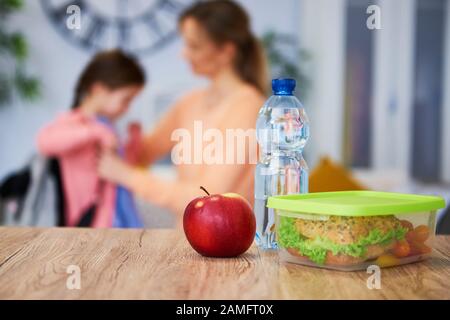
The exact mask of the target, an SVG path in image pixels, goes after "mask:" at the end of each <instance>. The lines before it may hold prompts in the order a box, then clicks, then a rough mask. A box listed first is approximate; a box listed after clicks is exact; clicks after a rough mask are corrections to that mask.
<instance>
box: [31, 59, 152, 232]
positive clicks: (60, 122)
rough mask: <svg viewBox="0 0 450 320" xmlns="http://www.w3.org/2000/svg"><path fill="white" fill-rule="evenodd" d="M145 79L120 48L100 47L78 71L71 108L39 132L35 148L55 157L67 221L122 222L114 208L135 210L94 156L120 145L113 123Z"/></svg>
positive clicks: (89, 223) (86, 223) (104, 224)
mask: <svg viewBox="0 0 450 320" xmlns="http://www.w3.org/2000/svg"><path fill="white" fill-rule="evenodd" d="M144 83H145V75H144V72H143V71H142V69H141V67H140V66H139V65H138V63H137V62H136V61H135V60H133V59H132V58H131V57H129V56H127V55H125V54H124V53H122V52H121V51H119V50H113V51H106V52H101V53H99V54H97V55H96V56H95V57H94V58H93V60H92V61H91V62H90V63H89V64H88V65H87V67H86V68H85V69H84V71H83V73H82V74H81V76H80V78H79V80H78V84H77V86H76V91H75V101H74V103H73V106H72V110H71V111H68V112H66V113H64V114H63V115H61V116H60V117H58V118H57V119H56V120H55V121H53V122H52V123H50V124H49V125H47V126H46V127H44V128H43V129H42V130H41V131H40V132H39V134H38V137H37V144H38V150H39V152H40V153H42V154H43V155H45V156H48V157H56V158H57V159H58V160H59V162H60V167H61V172H62V180H63V187H64V198H65V208H66V209H65V211H66V212H65V221H66V225H67V226H84V227H88V226H89V227H90V226H92V227H111V226H113V225H114V226H123V225H121V224H122V223H117V221H115V220H116V219H117V218H116V215H117V213H116V211H117V209H118V208H121V209H124V210H127V208H128V209H130V210H135V208H134V207H133V205H134V204H130V203H128V202H127V201H132V199H131V200H130V199H128V200H127V199H126V200H125V201H126V202H127V203H125V207H124V203H123V195H124V192H125V198H126V197H127V191H126V190H124V189H122V190H120V189H117V188H116V186H115V185H113V184H111V183H109V182H107V181H103V180H101V179H100V178H99V176H98V175H97V156H98V153H99V152H100V150H102V149H103V150H104V149H111V150H112V151H114V152H117V151H119V150H120V146H119V144H118V139H117V137H116V135H115V133H114V127H113V123H114V121H115V120H116V119H118V118H119V117H120V116H122V115H123V114H124V113H125V112H126V111H127V110H128V107H129V105H130V102H131V101H132V100H133V99H134V98H135V97H136V96H137V95H138V94H139V92H140V91H141V89H142V87H143V86H144ZM128 196H129V194H128ZM128 198H129V197H128ZM119 200H120V201H119ZM119 202H122V203H119ZM130 206H131V207H130ZM122 213H123V210H122ZM131 214H135V212H131ZM135 223H136V224H137V225H135V226H138V224H139V223H138V222H135Z"/></svg>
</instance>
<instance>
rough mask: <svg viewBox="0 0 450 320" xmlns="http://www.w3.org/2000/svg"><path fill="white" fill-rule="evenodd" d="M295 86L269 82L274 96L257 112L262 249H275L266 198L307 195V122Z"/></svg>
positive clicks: (258, 230) (258, 214)
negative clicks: (304, 151) (296, 194)
mask: <svg viewBox="0 0 450 320" xmlns="http://www.w3.org/2000/svg"><path fill="white" fill-rule="evenodd" d="M295 86H296V82H295V80H293V79H275V80H272V90H273V95H272V96H271V97H270V98H269V99H268V100H267V101H266V103H265V104H264V106H263V107H262V108H261V110H260V111H259V115H258V120H257V122H256V132H257V133H256V135H257V137H256V138H257V141H258V145H259V155H258V164H257V166H256V174H255V206H254V211H255V215H256V243H257V244H258V246H260V247H261V248H264V249H276V248H277V243H276V238H275V215H274V211H273V209H270V208H267V207H266V204H267V198H268V197H270V196H273V195H283V194H295V193H306V192H308V167H307V165H306V162H305V160H304V159H303V156H302V152H303V148H304V147H305V145H306V142H307V141H308V138H309V120H308V117H307V115H306V113H305V109H304V108H303V105H302V104H301V103H300V101H299V100H298V99H297V98H296V97H295V96H294V95H293V92H294V89H295Z"/></svg>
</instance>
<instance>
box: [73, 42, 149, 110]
mask: <svg viewBox="0 0 450 320" xmlns="http://www.w3.org/2000/svg"><path fill="white" fill-rule="evenodd" d="M96 82H100V83H102V84H103V85H105V86H106V87H108V88H109V89H118V88H122V87H125V86H129V85H143V84H144V83H145V74H144V71H143V70H142V68H141V66H140V65H139V64H138V63H137V61H136V60H135V59H134V58H132V57H131V56H128V55H126V54H125V53H123V52H122V51H121V50H118V49H116V50H110V51H102V52H99V53H97V54H96V55H95V56H94V58H93V59H92V60H91V62H89V64H88V65H87V66H86V67H85V68H84V70H83V72H82V74H81V76H80V78H79V80H78V83H77V85H76V87H75V98H74V101H73V104H72V109H76V108H77V107H78V106H79V105H80V104H81V101H82V100H83V98H84V96H85V95H86V94H87V93H88V91H89V90H90V88H91V86H92V85H93V84H94V83H96Z"/></svg>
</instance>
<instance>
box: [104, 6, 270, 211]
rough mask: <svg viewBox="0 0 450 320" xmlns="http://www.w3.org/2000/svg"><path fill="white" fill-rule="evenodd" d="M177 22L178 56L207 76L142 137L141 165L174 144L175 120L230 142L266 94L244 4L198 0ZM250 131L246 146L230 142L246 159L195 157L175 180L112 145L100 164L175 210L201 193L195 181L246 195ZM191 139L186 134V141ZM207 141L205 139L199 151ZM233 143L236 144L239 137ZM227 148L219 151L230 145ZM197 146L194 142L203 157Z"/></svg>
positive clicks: (252, 119) (249, 193)
mask: <svg viewBox="0 0 450 320" xmlns="http://www.w3.org/2000/svg"><path fill="white" fill-rule="evenodd" d="M179 30H180V33H181V36H182V38H183V40H184V50H183V56H184V58H185V59H186V60H187V62H188V63H189V64H190V66H191V68H192V71H193V73H194V74H196V75H198V76H203V77H206V78H207V79H208V80H209V85H208V86H207V87H205V88H202V89H198V90H195V91H193V92H191V93H189V94H187V95H186V96H184V97H182V98H181V99H180V100H179V101H178V102H176V103H175V105H174V106H173V107H172V108H171V109H170V111H169V112H168V113H167V114H166V115H165V116H164V118H163V119H162V120H161V121H160V122H159V123H158V124H157V126H156V128H155V129H154V130H153V131H152V132H150V133H149V134H148V135H147V136H145V137H144V138H143V139H142V140H141V146H140V148H139V150H140V152H139V156H138V162H139V164H140V165H144V166H147V165H149V164H151V163H154V162H155V161H156V160H158V159H160V158H162V157H163V156H165V155H167V154H168V153H170V152H171V150H172V149H173V148H174V147H176V146H177V141H174V139H171V138H173V137H172V133H174V131H175V130H177V129H180V128H182V129H183V130H185V131H184V132H188V133H189V134H190V136H191V137H193V138H192V140H194V139H200V141H201V140H202V137H197V136H196V135H198V131H197V132H196V130H195V126H196V125H197V129H198V125H199V124H201V127H202V130H203V131H206V130H208V129H214V130H218V131H215V132H220V134H221V136H222V137H223V139H224V142H225V144H227V143H232V141H226V140H225V137H226V130H228V129H231V130H233V129H234V130H244V131H246V130H248V129H254V128H255V123H256V118H257V114H258V111H259V109H260V107H261V106H262V104H263V103H264V100H265V93H266V84H267V76H266V61H265V57H264V54H263V51H262V48H261V46H260V44H259V42H258V40H257V39H256V38H255V36H254V35H253V33H252V31H251V27H250V21H249V17H248V15H247V14H246V12H245V11H244V9H243V8H241V7H240V6H239V5H237V4H236V3H234V2H232V1H227V0H218V1H208V2H199V3H197V4H194V5H193V6H192V7H190V8H188V9H187V10H186V11H185V12H184V13H183V14H182V15H181V16H180V18H179ZM254 139H255V137H254V133H253V134H250V137H249V139H248V140H247V142H248V143H247V144H246V146H245V148H246V149H245V150H237V149H235V150H233V151H234V154H236V153H239V152H241V153H242V152H245V154H246V159H245V162H244V163H236V159H235V161H234V163H233V164H228V163H224V161H223V162H220V161H219V163H205V161H204V159H203V161H200V163H198V161H197V162H195V161H193V160H192V161H191V163H179V164H177V165H176V170H177V179H176V180H175V181H170V180H166V179H162V178H160V177H158V176H157V175H154V174H152V173H150V172H148V171H147V170H142V169H137V168H136V167H131V166H129V165H126V164H125V163H124V162H122V161H121V160H120V159H118V158H117V157H116V156H114V155H113V154H110V153H104V154H103V156H102V158H101V161H100V166H99V170H100V174H101V175H102V176H103V177H104V178H106V179H109V180H110V181H113V182H116V183H119V184H123V185H125V186H127V187H129V188H130V189H132V190H134V191H135V192H136V193H137V194H140V195H141V196H143V197H144V198H146V199H148V200H149V201H150V202H152V203H154V204H156V205H159V206H161V207H164V208H168V209H170V210H171V211H173V212H175V213H178V214H182V213H183V211H184V208H185V207H186V205H187V204H188V203H189V202H190V201H191V200H192V199H193V198H195V197H198V196H200V195H203V192H201V191H200V189H199V187H200V186H204V187H205V188H207V189H208V190H209V192H211V193H225V192H236V193H239V194H241V195H242V196H244V197H245V198H246V199H247V200H248V201H249V202H250V203H252V202H253V201H252V199H253V174H254V163H251V162H250V161H249V159H250V158H251V157H252V155H253V158H255V157H256V156H255V153H256V148H250V146H252V145H253V146H254V145H255V143H254ZM194 144H195V142H194V141H192V143H191V144H189V143H188V144H187V145H194ZM207 145H208V143H205V142H203V143H202V145H201V148H202V149H201V150H200V152H202V151H205V148H206V147H207ZM235 145H236V147H237V148H238V147H239V144H238V143H235ZM178 146H179V145H178ZM224 149H225V148H224ZM226 149H227V150H223V152H224V158H226V154H225V152H226V151H227V152H228V151H229V150H228V148H226ZM191 150H192V149H191ZM191 150H189V152H191ZM198 151H199V150H195V149H193V150H192V152H194V153H195V152H197V154H196V156H197V157H198V156H200V158H202V155H199V154H198ZM202 154H203V153H202ZM194 157H195V155H193V156H192V159H193V158H194Z"/></svg>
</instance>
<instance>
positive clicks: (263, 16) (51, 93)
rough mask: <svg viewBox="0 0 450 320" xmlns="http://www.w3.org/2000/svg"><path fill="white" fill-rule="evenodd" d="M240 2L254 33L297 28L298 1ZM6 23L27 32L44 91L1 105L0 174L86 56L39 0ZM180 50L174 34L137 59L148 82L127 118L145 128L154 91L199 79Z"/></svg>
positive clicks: (62, 95) (59, 102)
mask: <svg viewBox="0 0 450 320" xmlns="http://www.w3.org/2000/svg"><path fill="white" fill-rule="evenodd" d="M91 1H94V0H91ZM95 1H101V0H95ZM240 2H241V3H242V4H243V6H244V7H245V8H246V9H247V10H248V12H249V14H250V15H251V17H252V19H253V27H254V30H255V31H256V32H257V34H262V33H263V32H264V31H267V30H269V29H275V30H277V31H280V32H287V33H292V32H297V30H298V23H299V22H298V21H299V2H298V0H277V1H260V0H241V1H240ZM9 25H10V26H11V30H19V31H21V32H23V33H24V34H25V35H26V37H27V39H28V43H29V46H30V58H29V60H28V67H29V68H28V69H29V70H30V72H32V73H33V74H36V75H37V76H38V77H39V78H40V80H41V84H42V87H43V90H42V91H43V92H42V98H41V99H40V100H39V101H37V102H35V103H32V104H26V103H23V102H22V101H15V103H14V104H13V105H11V106H9V107H5V108H0V179H1V178H2V177H4V176H5V174H7V173H8V172H10V171H11V170H15V169H17V168H19V167H20V166H22V165H23V163H24V161H25V160H26V159H27V158H28V157H29V156H30V155H31V154H32V152H33V150H34V136H35V134H36V132H37V130H38V129H39V128H40V127H41V126H42V125H43V124H45V123H47V122H48V121H50V120H51V119H52V118H54V117H55V115H56V114H57V113H58V112H61V111H62V110H64V109H67V108H68V107H69V105H70V103H71V100H72V89H73V87H74V84H75V82H76V79H77V77H78V74H79V73H80V71H81V69H82V68H83V66H84V65H85V64H86V63H87V61H88V60H89V58H90V55H91V54H90V53H89V52H86V51H83V50H82V49H79V48H78V47H75V46H73V45H72V44H70V43H68V42H67V41H65V40H64V39H63V38H62V37H61V35H60V34H59V33H58V32H57V31H56V30H55V29H54V28H53V27H52V25H51V23H50V21H48V19H47V17H46V16H45V14H44V12H43V10H42V8H41V5H40V1H36V0H28V1H26V6H25V9H24V10H23V12H21V13H19V14H17V15H15V16H13V17H11V21H10V23H9ZM180 49H181V42H180V41H179V39H178V40H176V41H174V42H173V43H171V44H170V45H169V46H167V47H166V48H164V49H163V50H161V51H160V52H158V53H156V54H154V55H151V56H145V57H143V60H142V64H143V65H144V67H145V69H146V71H147V73H148V75H149V79H150V82H149V85H148V86H147V88H146V89H145V91H144V92H143V94H142V95H141V97H139V98H138V100H137V101H136V103H135V104H134V105H133V107H132V109H131V111H130V114H129V115H128V117H127V118H136V119H139V120H140V121H142V122H144V123H145V125H146V126H147V127H148V126H151V124H152V123H153V122H154V120H155V119H154V118H155V117H156V115H159V113H158V110H155V109H154V108H153V107H154V105H155V100H157V99H158V96H161V95H165V94H166V93H169V92H173V93H174V95H176V96H179V95H181V94H182V93H183V92H185V91H187V90H189V89H190V88H192V87H195V86H198V85H201V84H202V83H203V82H202V80H201V79H196V78H194V77H193V75H192V74H191V73H190V71H189V67H188V66H187V65H186V64H185V63H184V62H183V61H182V59H181V57H180V54H179V52H180Z"/></svg>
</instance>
